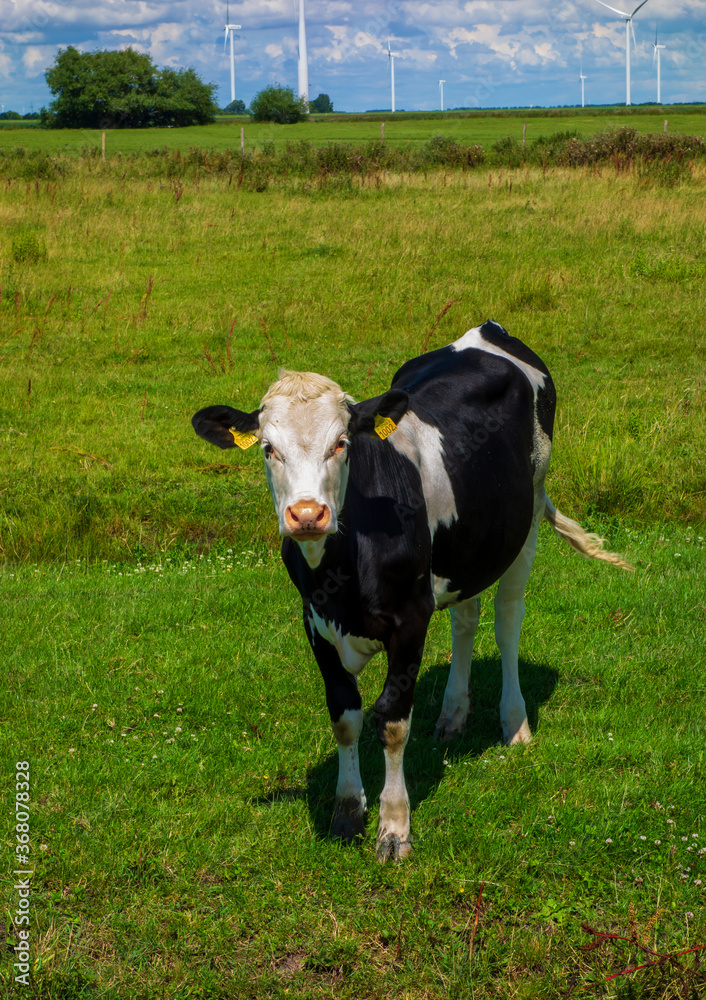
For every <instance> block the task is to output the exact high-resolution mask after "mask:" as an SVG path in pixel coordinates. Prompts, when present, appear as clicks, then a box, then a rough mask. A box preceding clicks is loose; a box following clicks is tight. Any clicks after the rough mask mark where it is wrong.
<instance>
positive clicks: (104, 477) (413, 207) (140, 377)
mask: <svg viewBox="0 0 706 1000" xmlns="http://www.w3.org/2000/svg"><path fill="white" fill-rule="evenodd" d="M199 155H201V154H199ZM145 162H147V161H145ZM703 177H704V173H703V168H702V167H701V166H700V165H698V164H696V165H694V166H693V167H692V168H691V170H690V172H689V175H688V179H681V180H679V181H678V182H677V183H676V184H675V185H674V186H673V187H663V186H661V185H658V184H654V183H652V182H648V181H646V179H645V178H644V177H643V176H642V175H641V174H640V173H639V171H637V170H632V171H624V170H623V169H622V168H621V169H619V170H616V168H615V166H614V164H612V163H608V164H606V165H605V166H604V167H602V168H601V169H600V171H598V172H596V168H595V167H593V166H592V167H581V168H574V169H566V168H557V167H554V168H547V169H541V168H539V169H538V168H531V167H525V168H524V169H508V168H493V169H490V170H489V169H486V168H483V169H480V168H476V169H472V170H465V171H464V170H460V169H455V168H452V167H448V166H441V167H435V168H434V169H429V170H428V171H427V172H426V174H425V173H424V172H421V173H416V174H415V173H411V174H410V173H408V172H405V173H391V172H387V171H378V172H376V173H375V174H374V175H372V176H362V177H360V178H359V179H358V180H357V181H355V182H354V183H353V184H352V185H348V184H343V185H337V184H333V183H331V182H330V179H329V178H323V179H319V178H314V179H313V180H309V179H307V178H306V177H294V176H290V177H289V179H287V178H286V176H283V178H282V183H281V185H280V186H278V187H276V188H274V187H272V188H271V187H266V189H264V190H262V191H258V190H256V189H248V188H247V187H246V186H245V185H241V186H238V184H237V182H236V180H237V178H236V176H234V175H231V174H228V173H221V172H216V173H210V172H206V171H205V170H202V169H199V170H197V171H195V172H194V173H192V174H191V175H190V176H184V177H168V176H162V177H149V176H147V177H141V176H140V174H139V171H138V170H135V172H134V173H130V171H126V170H123V172H122V173H120V170H119V169H118V168H116V166H115V164H108V165H103V164H102V163H100V162H99V161H98V162H93V161H89V162H86V163H83V164H80V163H79V164H76V165H74V166H73V168H72V171H71V172H70V173H68V174H67V175H66V176H65V177H62V178H58V179H54V180H48V181H42V180H39V179H35V180H32V181H26V180H20V179H10V180H9V182H6V183H5V184H4V185H3V187H2V191H1V193H0V213H2V219H3V223H4V232H5V234H6V235H5V238H4V240H3V241H0V252H1V253H2V264H1V267H2V270H1V277H0V285H1V286H2V288H1V295H0V364H1V365H2V385H3V394H2V398H1V399H0V444H1V447H0V463H2V466H3V470H4V481H5V484H6V485H5V487H4V489H3V491H2V493H0V545H1V546H2V558H4V559H5V560H10V561H17V560H27V559H29V560H37V559H45V558H50V559H53V558H72V557H74V556H81V557H84V556H85V557H90V558H93V559H99V558H108V559H111V560H112V559H116V558H121V557H126V556H129V555H130V554H131V553H134V552H135V551H143V550H146V551H165V550H166V549H168V548H170V547H171V546H181V547H184V546H186V547H187V548H188V547H191V548H195V549H197V550H199V551H201V550H205V549H208V548H209V547H210V546H212V545H213V544H215V543H216V542H217V541H218V540H224V541H226V542H227V543H228V544H234V543H237V544H239V545H242V544H245V542H246V541H247V540H252V539H254V540H256V541H258V543H262V544H268V545H275V544H276V539H275V537H274V525H273V524H272V519H271V518H269V517H268V516H267V515H266V513H265V512H266V511H268V510H269V508H268V499H267V496H266V491H265V488H264V485H263V482H262V477H261V471H260V468H259V462H258V459H257V456H256V455H251V454H248V455H241V454H240V453H239V454H238V455H237V456H235V457H234V456H233V455H232V453H230V452H229V453H222V454H221V453H218V452H214V451H213V450H212V449H210V448H209V447H208V446H207V445H205V444H204V443H202V442H201V441H200V440H198V439H197V438H195V436H193V435H192V431H191V429H190V425H189V418H190V416H191V414H192V413H193V412H194V411H195V410H196V409H198V408H199V407H200V406H202V405H205V404H207V403H211V402H218V401H224V402H225V401H231V402H233V403H235V404H242V405H243V406H249V407H252V406H253V405H255V404H256V403H257V401H258V400H259V398H260V396H261V395H262V393H263V392H264V390H265V388H266V387H267V385H268V383H269V382H270V381H271V380H272V378H273V377H274V375H275V372H276V368H277V365H279V364H286V365H288V366H290V367H294V368H297V367H300V368H302V369H308V370H311V369H319V370H322V371H324V372H326V373H327V374H329V375H331V376H332V377H334V378H336V379H337V380H339V381H340V382H341V383H342V384H343V385H344V386H345V387H346V389H347V390H348V391H350V392H352V393H353V394H354V395H356V396H357V397H358V398H361V397H363V396H365V395H372V394H374V393H375V392H379V391H381V389H383V388H384V387H385V386H386V385H388V384H389V380H390V378H391V376H392V374H393V373H394V371H395V369H396V368H397V367H398V366H399V365H400V364H401V363H402V362H403V361H404V360H406V359H407V358H408V357H411V356H413V355H414V354H416V353H417V352H419V351H420V350H421V349H422V348H423V347H429V348H433V347H437V346H440V345H442V344H443V343H445V342H448V341H450V340H453V339H454V338H456V337H457V336H459V335H460V334H461V333H463V332H464V331H465V330H466V329H467V328H468V327H469V326H470V325H472V324H475V323H478V322H480V321H483V320H484V319H486V318H487V317H488V316H492V317H493V318H495V319H496V320H498V321H499V322H502V323H503V324H504V325H505V326H506V327H507V328H508V329H509V330H510V332H511V333H513V334H516V335H518V336H520V337H521V338H522V339H524V340H526V341H527V342H528V343H529V344H531V345H532V347H534V348H535V349H536V350H537V351H538V352H539V353H540V355H542V356H543V357H544V358H545V360H546V361H547V363H548V364H549V366H550V368H551V369H552V371H553V374H554V376H555V381H556V383H557V386H558V392H559V400H560V403H559V411H558V422H557V435H556V449H555V459H554V464H553V471H552V480H551V490H552V493H553V495H554V497H555V500H556V501H557V502H558V503H559V504H560V505H561V506H563V507H564V508H567V509H568V511H569V512H574V513H577V514H579V515H581V514H582V513H584V512H585V511H586V509H587V508H589V507H590V509H591V510H595V511H597V512H598V513H603V514H607V515H611V516H612V515H614V514H619V515H620V516H621V517H624V518H626V519H628V520H629V521H633V522H635V523H637V522H644V521H648V520H651V519H655V518H657V519H660V520H661V519H664V518H670V519H686V520H691V521H699V520H701V519H703V517H704V511H705V504H704V473H703V463H702V461H701V457H700V445H699V441H700V440H701V439H702V435H703V431H704V407H703V394H702V374H703V338H702V337H701V335H700V324H699V316H702V315H703V288H704V275H705V271H706V264H705V262H704V257H703V245H704V221H703V217H702V214H701V212H700V202H701V182H702V180H703ZM23 234H32V235H33V236H34V238H36V240H37V245H38V246H42V247H45V248H46V253H47V259H46V260H43V259H41V255H40V257H39V258H38V259H36V260H32V259H25V260H17V259H15V258H16V256H17V255H16V254H15V255H14V256H13V251H12V247H13V243H14V245H15V246H19V243H18V242H17V241H18V240H19V239H20V238H21V237H22V238H24V237H23ZM33 245H34V244H33ZM451 301H453V305H452V306H451V307H450V309H449V310H448V311H447V312H446V313H445V314H444V315H443V316H442V318H441V320H440V321H439V323H438V325H435V324H436V318H437V316H438V315H439V313H440V311H441V310H442V308H443V307H444V305H445V303H448V302H451Z"/></svg>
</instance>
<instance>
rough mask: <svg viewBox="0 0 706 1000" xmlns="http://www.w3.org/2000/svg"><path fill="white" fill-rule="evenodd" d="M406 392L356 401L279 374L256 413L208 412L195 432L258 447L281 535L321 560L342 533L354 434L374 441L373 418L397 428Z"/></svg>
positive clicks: (331, 387) (310, 379)
mask: <svg viewBox="0 0 706 1000" xmlns="http://www.w3.org/2000/svg"><path fill="white" fill-rule="evenodd" d="M407 403H408V399H407V393H406V392H403V391H402V390H400V389H390V390H389V391H388V392H386V393H383V395H381V396H376V397H375V398H373V399H367V400H365V401H364V402H362V403H356V402H354V401H353V399H352V398H351V397H350V396H348V395H347V394H346V393H345V392H343V390H342V389H341V388H340V386H338V385H336V383H335V382H332V381H331V379H328V378H325V377H324V376H323V375H315V374H313V373H312V372H287V371H280V372H279V379H278V381H277V382H275V383H274V384H273V385H271V386H270V388H269V389H268V390H267V392H266V393H265V396H264V397H263V400H262V403H261V404H260V408H259V409H257V410H253V412H252V413H244V412H243V411H242V410H236V409H233V407H231V406H208V407H206V408H205V409H203V410H199V412H198V413H197V414H196V415H195V416H194V417H193V419H192V424H193V426H194V430H195V431H196V433H197V434H200V435H201V437H203V438H205V439H206V440H207V441H210V442H211V444H215V445H218V447H220V448H234V447H236V446H238V447H241V448H247V447H249V445H250V444H255V443H257V442H259V444H260V448H261V450H262V454H263V457H264V459H265V471H266V473H267V482H268V485H269V487H270V493H271V494H272V499H273V501H274V504H275V510H276V511H277V516H278V518H279V530H280V534H281V535H287V536H289V537H290V538H293V539H294V540H295V541H297V542H299V543H300V544H301V545H302V549H303V551H304V554H305V556H306V557H307V560H308V561H309V562H310V563H311V564H312V565H316V564H317V563H318V561H319V560H320V559H321V555H322V552H323V545H324V542H325V540H326V536H327V535H330V534H333V533H334V532H335V531H337V530H338V514H339V511H340V509H341V507H342V506H343V499H344V496H345V492H346V486H347V483H348V449H349V445H350V441H351V439H352V438H353V437H354V436H355V435H356V434H368V435H371V434H373V433H374V431H375V426H376V418H378V422H379V418H390V419H391V420H393V421H394V422H395V423H397V421H399V420H400V419H401V417H402V416H403V415H404V413H405V412H406V410H407Z"/></svg>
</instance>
